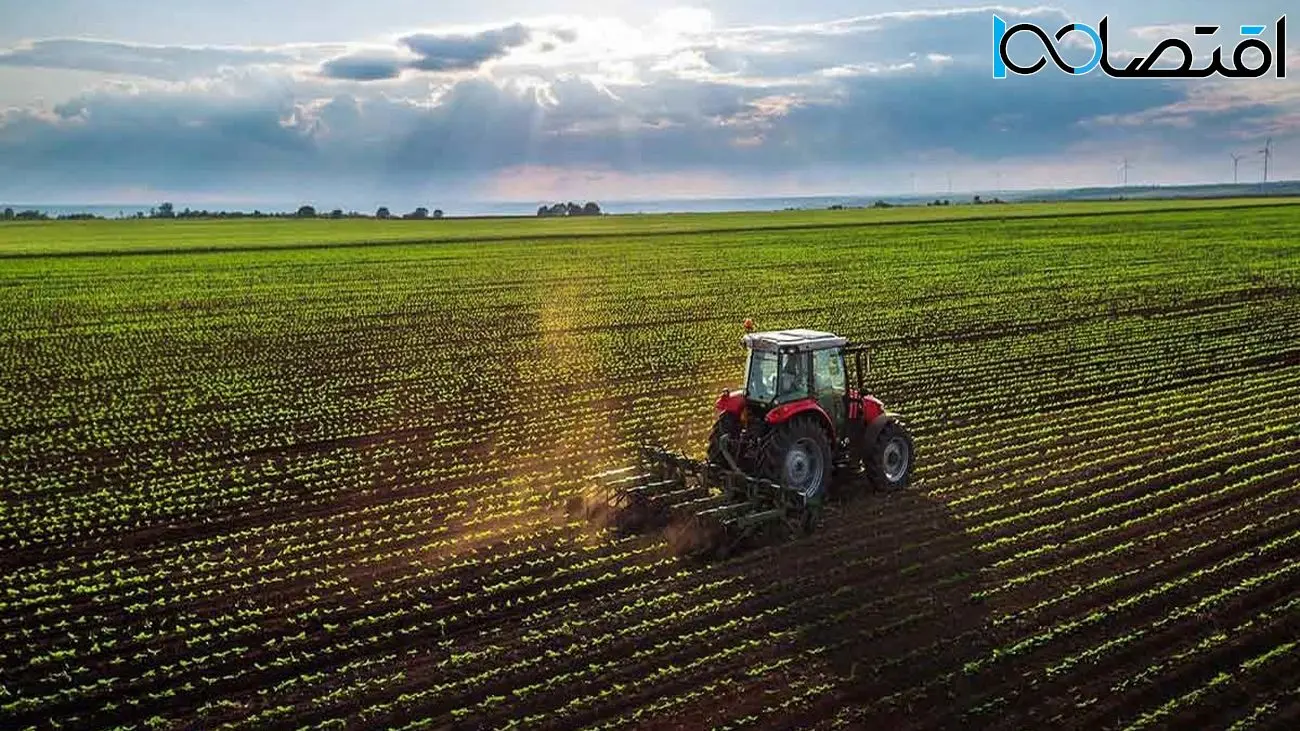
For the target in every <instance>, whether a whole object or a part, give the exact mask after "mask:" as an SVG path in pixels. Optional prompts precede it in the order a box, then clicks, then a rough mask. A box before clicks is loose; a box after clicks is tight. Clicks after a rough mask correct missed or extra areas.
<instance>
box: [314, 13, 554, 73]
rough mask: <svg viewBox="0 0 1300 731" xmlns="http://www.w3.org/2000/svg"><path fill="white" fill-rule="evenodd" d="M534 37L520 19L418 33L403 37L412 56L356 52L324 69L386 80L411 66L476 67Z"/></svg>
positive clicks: (434, 69) (433, 69) (424, 68)
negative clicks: (472, 28)
mask: <svg viewBox="0 0 1300 731" xmlns="http://www.w3.org/2000/svg"><path fill="white" fill-rule="evenodd" d="M532 37H533V32H532V30H530V29H529V28H527V27H526V26H524V25H522V24H519V23H516V24H514V25H509V26H505V27H503V28H494V29H491V30H485V31H481V32H479V33H468V34H448V33H442V34H439V33H414V34H411V35H408V36H405V37H403V38H401V39H400V40H399V43H400V44H401V46H402V47H403V48H405V49H406V50H407V51H409V52H410V53H411V54H413V56H411V57H409V58H400V57H398V56H396V55H395V54H394V53H354V54H350V55H346V56H341V57H338V58H334V59H331V60H329V61H326V62H325V63H324V64H322V65H321V69H320V73H321V75H322V76H325V77H326V78H330V79H339V80H344V81H384V80H388V79H395V78H397V77H399V76H401V75H402V72H403V71H404V70H407V69H411V70H415V71H431V72H451V71H473V70H475V69H477V68H479V67H480V66H482V65H483V64H484V63H487V62H488V61H491V60H493V59H498V58H501V57H503V56H505V55H506V54H508V53H509V52H510V51H511V49H514V48H518V47H519V46H522V45H524V44H526V43H528V42H529V41H530V40H531V39H532ZM556 37H557V38H558V36H556ZM551 46H552V48H553V47H554V44H553V43H551Z"/></svg>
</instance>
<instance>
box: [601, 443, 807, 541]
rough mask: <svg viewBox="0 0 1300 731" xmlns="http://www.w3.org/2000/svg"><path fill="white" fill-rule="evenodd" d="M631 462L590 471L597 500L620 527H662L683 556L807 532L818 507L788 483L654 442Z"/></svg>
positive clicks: (636, 529)
mask: <svg viewBox="0 0 1300 731" xmlns="http://www.w3.org/2000/svg"><path fill="white" fill-rule="evenodd" d="M637 456H638V460H637V464H635V465H632V466H629V467H624V468H621V469H616V470H610V471H608V472H602V473H600V474H598V475H595V479H596V481H597V484H598V487H599V489H600V492H601V495H600V496H599V498H598V502H597V504H598V506H599V508H600V510H601V512H602V513H603V514H604V515H606V516H607V522H608V524H609V525H610V526H611V527H613V528H614V529H616V530H619V531H621V532H641V531H646V530H656V529H664V530H665V531H666V532H667V533H668V535H669V538H670V541H671V542H672V543H673V544H674V547H675V548H677V550H678V551H679V552H680V553H682V554H684V555H705V554H724V555H725V554H726V553H729V552H730V551H731V550H733V549H734V548H736V547H737V546H738V545H740V544H741V543H742V542H744V541H746V540H747V539H751V538H754V537H757V536H759V535H760V534H765V533H770V532H774V531H775V532H785V533H787V534H789V535H802V534H804V533H807V532H808V531H809V530H810V529H811V526H812V524H813V523H814V521H815V520H816V516H817V514H818V513H819V511H820V508H821V504H820V501H819V500H809V499H807V498H805V496H804V495H803V494H802V493H800V492H798V491H796V490H794V489H791V488H788V487H786V486H785V485H781V484H778V483H775V482H771V481H769V480H765V479H758V478H755V477H752V476H750V475H747V474H745V473H744V472H742V471H740V470H738V469H736V468H735V467H734V465H727V466H724V465H719V464H713V463H709V462H703V461H700V460H696V459H691V458H689V457H685V456H682V455H680V454H675V453H673V452H670V451H668V450H665V449H662V448H659V447H655V446H642V447H640V448H639V449H638V455H637Z"/></svg>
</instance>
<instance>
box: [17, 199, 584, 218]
mask: <svg viewBox="0 0 1300 731" xmlns="http://www.w3.org/2000/svg"><path fill="white" fill-rule="evenodd" d="M537 215H538V216H599V215H601V210H600V204H598V203H596V202H595V201H588V202H587V203H586V204H583V205H579V204H577V203H574V202H569V203H556V204H554V205H550V206H546V205H543V206H541V207H539V208H538V209H537ZM443 216H444V213H443V211H442V209H441V208H435V209H433V210H432V211H430V210H429V209H428V208H425V207H424V206H420V207H419V208H416V209H415V210H413V211H410V212H409V213H403V214H400V215H399V214H394V213H393V212H392V211H391V210H389V209H388V207H387V206H380V207H379V208H378V210H376V211H375V212H374V214H373V215H369V214H365V213H358V212H356V211H348V212H344V210H343V209H342V208H335V209H333V210H331V211H328V212H324V211H317V210H316V207H315V206H310V205H305V206H300V207H299V208H298V210H297V211H294V212H292V213H288V212H284V213H267V212H263V211H260V210H254V211H252V212H248V211H209V210H206V209H204V210H191V209H190V208H184V209H182V210H179V211H178V210H176V206H175V205H173V204H172V203H170V202H163V203H161V204H159V205H158V206H157V207H156V208H151V209H149V212H148V213H145V212H144V211H137V212H136V213H135V214H134V215H132V216H130V218H334V219H340V218H376V219H379V220H389V219H394V220H396V219H401V220H407V221H426V220H437V219H440V218H443ZM104 218H105V217H104V216H97V215H95V214H93V213H68V214H61V215H58V216H50V215H49V214H47V213H44V212H42V211H39V210H24V211H15V210H14V209H12V208H6V209H4V211H3V212H0V220H4V221H49V220H52V219H57V220H60V221H85V220H103V219H104Z"/></svg>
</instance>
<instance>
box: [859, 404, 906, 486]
mask: <svg viewBox="0 0 1300 731" xmlns="http://www.w3.org/2000/svg"><path fill="white" fill-rule="evenodd" d="M868 450H869V452H868V453H867V455H866V459H864V460H863V462H864V463H865V467H866V468H867V474H868V475H869V476H870V478H871V483H872V484H873V485H875V486H876V488H877V489H880V490H885V491H888V492H894V491H897V490H902V489H903V488H905V487H907V485H908V483H909V482H910V481H911V478H912V465H913V463H914V462H915V460H914V459H913V457H914V455H915V448H914V447H913V445H912V435H911V434H908V432H907V428H906V427H905V426H903V425H902V424H901V423H899V422H897V421H891V422H890V423H888V424H886V425H885V428H883V429H881V430H880V434H879V435H878V436H877V437H876V440H875V442H874V443H873V444H870V445H868Z"/></svg>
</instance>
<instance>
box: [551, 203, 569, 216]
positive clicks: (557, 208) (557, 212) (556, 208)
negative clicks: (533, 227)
mask: <svg viewBox="0 0 1300 731" xmlns="http://www.w3.org/2000/svg"><path fill="white" fill-rule="evenodd" d="M551 215H552V216H567V215H569V207H568V206H566V205H564V204H563V203H556V204H555V205H553V206H551Z"/></svg>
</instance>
